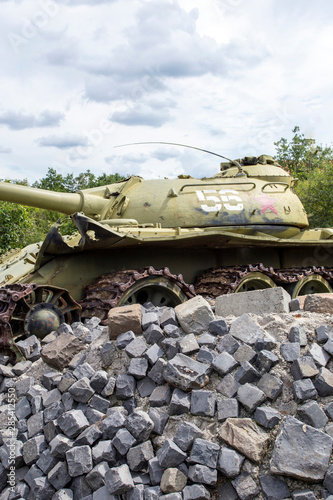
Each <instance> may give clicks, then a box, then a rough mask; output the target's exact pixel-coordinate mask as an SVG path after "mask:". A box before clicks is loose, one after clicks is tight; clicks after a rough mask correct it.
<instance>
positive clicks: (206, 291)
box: [195, 264, 333, 299]
mask: <svg viewBox="0 0 333 500" xmlns="http://www.w3.org/2000/svg"><path fill="white" fill-rule="evenodd" d="M252 272H260V273H263V274H265V275H266V276H268V277H269V278H271V279H272V280H273V281H274V282H275V283H276V284H277V285H280V286H284V285H288V284H292V283H297V281H299V280H300V279H302V278H305V277H306V276H311V275H312V274H318V275H320V276H322V277H323V278H324V279H325V280H326V281H328V282H329V283H330V284H333V268H324V267H295V268H286V269H276V270H275V269H273V268H272V267H265V266H264V265H263V264H255V265H251V264H249V265H245V266H228V267H220V268H215V269H210V270H209V271H206V272H205V273H204V274H202V275H201V276H200V277H199V278H198V280H197V282H196V284H195V293H196V294H198V295H202V296H203V297H209V298H211V299H216V297H218V296H219V295H224V294H227V293H233V292H234V291H235V290H236V289H237V287H238V286H239V284H240V282H241V281H242V279H243V278H245V277H246V276H247V275H248V274H250V273H252Z"/></svg>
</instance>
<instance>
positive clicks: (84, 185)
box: [32, 168, 124, 193]
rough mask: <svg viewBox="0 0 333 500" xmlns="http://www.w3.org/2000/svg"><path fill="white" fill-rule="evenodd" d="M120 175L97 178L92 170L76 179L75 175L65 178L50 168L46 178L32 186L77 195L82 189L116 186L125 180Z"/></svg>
mask: <svg viewBox="0 0 333 500" xmlns="http://www.w3.org/2000/svg"><path fill="white" fill-rule="evenodd" d="M123 179H124V177H122V176H121V175H119V174H105V173H104V174H102V175H100V176H98V177H96V176H95V174H93V173H92V172H90V170H87V171H86V172H82V173H81V174H79V175H77V176H76V177H74V176H73V174H67V175H66V176H65V177H64V176H63V175H61V174H58V173H57V172H56V170H54V168H49V169H48V171H47V174H46V176H45V177H44V178H43V179H41V180H40V181H36V182H35V183H34V184H33V185H32V186H33V187H36V188H40V189H49V190H51V191H61V192H67V193H75V192H76V191H79V190H80V189H89V188H93V187H97V186H103V185H105V184H114V183H115V182H118V181H121V180H123Z"/></svg>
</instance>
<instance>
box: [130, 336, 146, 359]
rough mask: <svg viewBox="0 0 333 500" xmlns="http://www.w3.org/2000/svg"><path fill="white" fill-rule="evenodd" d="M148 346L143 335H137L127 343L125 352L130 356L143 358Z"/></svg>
mask: <svg viewBox="0 0 333 500" xmlns="http://www.w3.org/2000/svg"><path fill="white" fill-rule="evenodd" d="M147 348H148V346H147V344H146V342H145V341H144V340H143V338H141V337H135V339H134V340H132V342H130V343H129V344H127V346H126V347H125V352H126V354H127V355H128V356H129V357H130V358H141V357H142V356H143V355H144V353H145V352H146V350H147Z"/></svg>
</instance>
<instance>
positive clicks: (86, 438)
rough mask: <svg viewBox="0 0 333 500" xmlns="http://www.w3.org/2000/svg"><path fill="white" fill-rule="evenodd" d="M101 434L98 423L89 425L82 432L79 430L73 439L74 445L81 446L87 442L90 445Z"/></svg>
mask: <svg viewBox="0 0 333 500" xmlns="http://www.w3.org/2000/svg"><path fill="white" fill-rule="evenodd" d="M102 435H103V432H102V431H101V429H100V428H99V426H98V425H95V424H93V425H90V426H89V427H87V428H86V429H85V430H84V431H83V432H81V433H80V434H79V435H78V437H77V438H76V439H75V441H74V446H81V445H84V444H88V445H89V446H92V445H93V444H94V443H95V442H96V441H97V440H98V439H100V438H101V437H102Z"/></svg>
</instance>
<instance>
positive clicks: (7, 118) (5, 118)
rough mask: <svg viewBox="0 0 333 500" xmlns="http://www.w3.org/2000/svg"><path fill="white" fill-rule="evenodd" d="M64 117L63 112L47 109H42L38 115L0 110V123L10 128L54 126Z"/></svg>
mask: <svg viewBox="0 0 333 500" xmlns="http://www.w3.org/2000/svg"><path fill="white" fill-rule="evenodd" d="M64 117H65V115H64V113H60V112H57V111H50V110H48V109H46V110H44V111H42V112H41V113H40V114H39V115H34V114H32V113H26V112H25V111H23V110H20V111H14V110H9V111H2V112H1V111H0V125H7V127H8V128H10V129H12V130H23V129H26V128H36V127H54V126H57V125H59V124H60V122H61V120H62V119H63V118H64Z"/></svg>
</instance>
